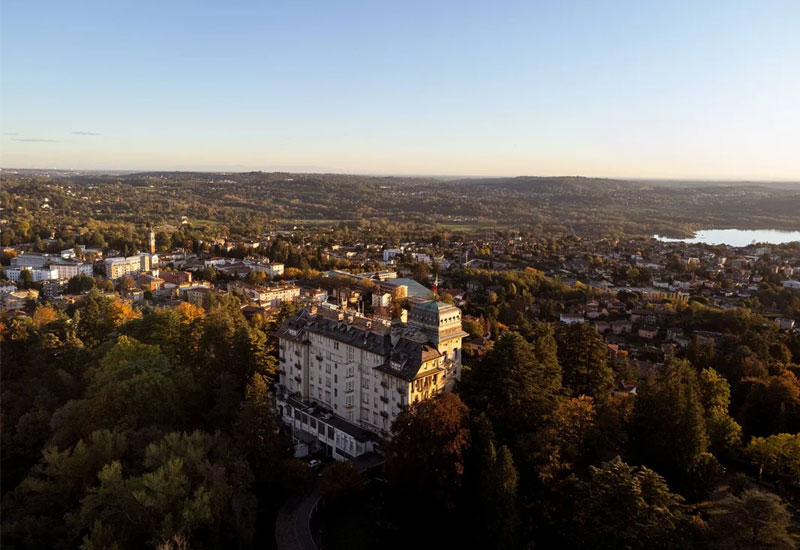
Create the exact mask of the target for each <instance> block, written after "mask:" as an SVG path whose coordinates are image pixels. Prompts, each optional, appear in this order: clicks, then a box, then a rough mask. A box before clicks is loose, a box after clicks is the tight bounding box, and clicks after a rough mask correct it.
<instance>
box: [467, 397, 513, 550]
mask: <svg viewBox="0 0 800 550" xmlns="http://www.w3.org/2000/svg"><path fill="white" fill-rule="evenodd" d="M471 432H472V444H471V447H470V450H469V456H468V462H467V472H466V476H467V480H468V483H467V498H466V499H465V502H468V503H469V504H468V505H467V506H466V509H465V513H466V514H468V515H469V517H470V525H472V526H473V528H472V529H470V530H469V537H470V540H471V541H472V544H473V545H475V546H477V547H481V548H489V547H492V548H503V549H504V548H509V549H511V548H517V547H518V545H519V542H520V541H519V537H520V518H519V502H518V495H517V492H518V485H519V475H518V473H517V469H516V467H515V466H514V459H513V457H512V455H511V451H510V450H509V449H508V447H506V446H505V445H503V446H501V447H500V448H499V449H497V447H496V444H495V440H494V433H493V431H492V425H491V423H490V422H489V419H488V418H487V417H486V415H485V414H483V413H481V414H480V415H479V416H478V418H476V419H475V420H474V421H473V427H472V430H471Z"/></svg>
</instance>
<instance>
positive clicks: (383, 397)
mask: <svg viewBox="0 0 800 550" xmlns="http://www.w3.org/2000/svg"><path fill="white" fill-rule="evenodd" d="M381 401H383V402H384V403H388V402H389V398H388V397H386V396H385V395H381Z"/></svg>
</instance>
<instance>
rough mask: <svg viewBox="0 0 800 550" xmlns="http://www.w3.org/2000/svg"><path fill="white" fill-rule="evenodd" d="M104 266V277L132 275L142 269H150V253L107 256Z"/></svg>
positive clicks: (112, 277) (117, 277)
mask: <svg viewBox="0 0 800 550" xmlns="http://www.w3.org/2000/svg"><path fill="white" fill-rule="evenodd" d="M105 266H106V277H107V278H109V279H119V278H120V277H123V276H125V275H130V276H131V277H133V276H136V275H138V274H139V273H141V272H142V271H150V255H149V254H146V253H142V254H139V255H137V256H128V257H127V258H122V257H119V258H107V259H106V260H105Z"/></svg>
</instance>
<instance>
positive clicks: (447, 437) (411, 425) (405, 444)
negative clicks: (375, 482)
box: [387, 393, 470, 513]
mask: <svg viewBox="0 0 800 550" xmlns="http://www.w3.org/2000/svg"><path fill="white" fill-rule="evenodd" d="M468 415H469V409H468V408H467V406H466V405H465V404H464V403H463V402H462V401H461V399H459V398H458V396H456V395H455V394H452V393H443V394H439V395H437V396H436V397H434V398H433V399H428V400H426V401H421V402H419V403H415V404H414V405H412V406H411V407H410V408H409V409H408V410H407V411H403V412H402V413H400V415H399V416H398V417H397V419H396V420H395V422H394V425H393V426H392V431H393V434H394V436H393V438H392V442H391V444H390V446H389V452H388V465H387V467H388V473H389V480H390V483H391V486H392V487H393V488H394V490H395V491H396V493H397V494H398V496H399V497H400V498H401V499H402V500H403V501H406V502H408V503H409V504H410V503H411V502H414V503H416V504H415V505H417V506H418V509H419V510H425V511H427V512H431V513H434V512H441V513H447V512H450V511H452V510H453V509H454V508H455V506H456V504H457V503H458V501H459V496H460V494H461V487H462V482H463V476H464V460H465V452H466V450H467V449H468V447H469V441H470V432H469V424H468Z"/></svg>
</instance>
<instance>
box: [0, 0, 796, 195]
mask: <svg viewBox="0 0 800 550" xmlns="http://www.w3.org/2000/svg"><path fill="white" fill-rule="evenodd" d="M43 14H46V16H43ZM797 28H800V4H798V3H797V2H793V1H789V0H783V1H781V0H771V1H767V2H760V3H730V2H724V1H721V0H719V1H705V2H691V3H689V2H686V3H684V2H676V3H668V4H666V3H664V4H649V3H648V4H644V3H640V2H632V1H630V2H623V1H616V2H608V3H602V4H600V3H592V2H578V3H574V4H573V3H571V4H565V5H555V4H543V3H530V2H504V3H500V4H492V5H491V6H489V5H486V4H477V3H474V4H473V3H452V4H448V3H442V4H438V3H437V4H436V5H429V4H428V3H416V2H406V3H403V4H396V5H390V4H384V3H381V4H375V3H364V2H343V3H336V4H335V5H332V4H330V5H329V4H319V5H310V4H269V3H266V4H265V3H249V2H245V3H242V4H237V5H235V6H231V5H220V4H202V3H201V4H197V3H186V4H184V3H169V4H163V3H158V2H140V3H136V4H135V5H134V4H131V5H124V4H115V3H112V4H109V3H102V2H83V3H81V4H79V5H73V4H66V3H61V2H38V3H10V2H3V3H2V17H0V29H1V30H2V33H0V34H1V35H2V38H0V46H1V48H0V59H1V60H2V67H3V71H2V73H3V78H2V84H1V85H0V92H1V94H2V95H1V96H0V106H2V119H0V125H1V126H2V136H0V137H1V141H0V145H2V147H0V164H2V165H3V166H9V167H15V168H20V169H25V168H27V169H35V168H39V169H49V168H48V167H56V169H61V170H116V171H120V170H121V171H148V170H153V171H166V170H169V171H174V170H180V171H251V170H262V171H296V172H330V173H350V174H363V175H403V174H405V175H421V176H425V175H429V176H436V177H513V176H518V175H520V174H554V173H555V174H582V175H585V177H608V178H617V179H668V180H673V179H686V180H725V181H731V180H733V181H753V180H755V181H796V180H800V162H798V160H797V152H798V151H800V108H799V107H798V105H797V97H800V71H797V70H796V69H797V67H796V63H793V61H794V60H796V59H798V58H800V33H797V32H796V29H797ZM65 167H66V168H65ZM465 174H466V175H467V176H465Z"/></svg>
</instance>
